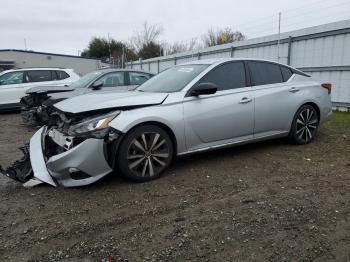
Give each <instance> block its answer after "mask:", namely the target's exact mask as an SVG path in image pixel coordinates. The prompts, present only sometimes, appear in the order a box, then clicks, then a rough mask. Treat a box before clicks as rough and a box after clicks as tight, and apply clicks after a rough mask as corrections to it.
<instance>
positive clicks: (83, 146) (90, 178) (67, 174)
mask: <svg viewBox="0 0 350 262" xmlns="http://www.w3.org/2000/svg"><path fill="white" fill-rule="evenodd" d="M46 133H47V129H46V127H42V128H41V129H39V130H38V131H37V132H36V133H35V134H34V136H33V137H32V139H31V140H30V162H31V165H32V168H33V173H34V178H36V179H38V180H40V181H43V182H45V183H48V184H50V185H53V186H57V185H61V186H64V187H74V186H84V185H88V184H91V183H94V182H95V181H97V180H99V179H101V178H102V177H104V176H106V175H107V174H109V173H110V172H111V171H112V168H111V167H110V166H109V164H108V163H107V161H106V158H105V154H104V140H103V139H95V138H89V139H86V140H85V141H83V142H81V143H80V144H78V145H77V146H75V147H73V148H72V149H70V150H67V151H65V152H63V153H61V154H57V155H54V156H52V157H50V158H48V159H47V158H46V157H45V155H44V153H43V152H45V136H46Z"/></svg>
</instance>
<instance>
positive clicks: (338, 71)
mask: <svg viewBox="0 0 350 262" xmlns="http://www.w3.org/2000/svg"><path fill="white" fill-rule="evenodd" d="M279 43H280V44H279V46H278V35H277V34H276V35H270V36H266V37H259V38H254V39H249V40H245V41H241V42H235V43H231V44H225V45H220V46H214V47H209V48H204V49H200V50H195V51H189V52H184V53H178V54H175V55H170V56H164V57H157V58H152V59H147V60H143V61H142V60H140V61H134V62H129V63H127V64H126V67H127V68H133V69H142V70H146V71H150V72H153V73H158V72H161V71H163V70H165V69H167V68H169V67H171V66H174V65H176V64H181V63H184V62H189V61H193V60H199V59H207V58H220V57H235V58H237V57H247V58H248V57H249V58H260V59H268V60H274V61H279V62H281V63H285V64H288V65H291V66H293V67H295V68H298V69H301V70H303V71H304V72H307V73H309V74H310V75H312V76H313V77H315V78H316V79H319V80H320V81H321V82H331V83H332V84H333V90H332V101H333V104H334V106H335V107H338V108H340V109H346V110H348V111H349V110H350V20H344V21H340V22H335V23H330V24H325V25H320V26H315V27H310V28H304V29H300V30H295V31H290V32H286V33H282V34H281V35H280V41H279Z"/></svg>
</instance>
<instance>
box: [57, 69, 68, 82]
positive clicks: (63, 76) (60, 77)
mask: <svg viewBox="0 0 350 262" xmlns="http://www.w3.org/2000/svg"><path fill="white" fill-rule="evenodd" d="M56 74H57V80H63V79H66V78H68V77H69V75H68V74H67V73H66V72H64V71H61V70H56Z"/></svg>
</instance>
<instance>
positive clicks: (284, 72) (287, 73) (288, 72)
mask: <svg viewBox="0 0 350 262" xmlns="http://www.w3.org/2000/svg"><path fill="white" fill-rule="evenodd" d="M281 71H282V75H283V80H284V82H286V81H288V79H289V78H290V77H291V76H292V75H293V72H292V70H290V69H289V68H288V67H285V66H281Z"/></svg>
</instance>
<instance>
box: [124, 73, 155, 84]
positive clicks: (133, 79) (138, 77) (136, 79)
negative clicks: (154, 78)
mask: <svg viewBox="0 0 350 262" xmlns="http://www.w3.org/2000/svg"><path fill="white" fill-rule="evenodd" d="M150 78H151V76H150V75H149V74H144V73H139V72H129V82H130V85H141V84H143V83H144V82H146V81H147V80H148V79H150Z"/></svg>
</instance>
